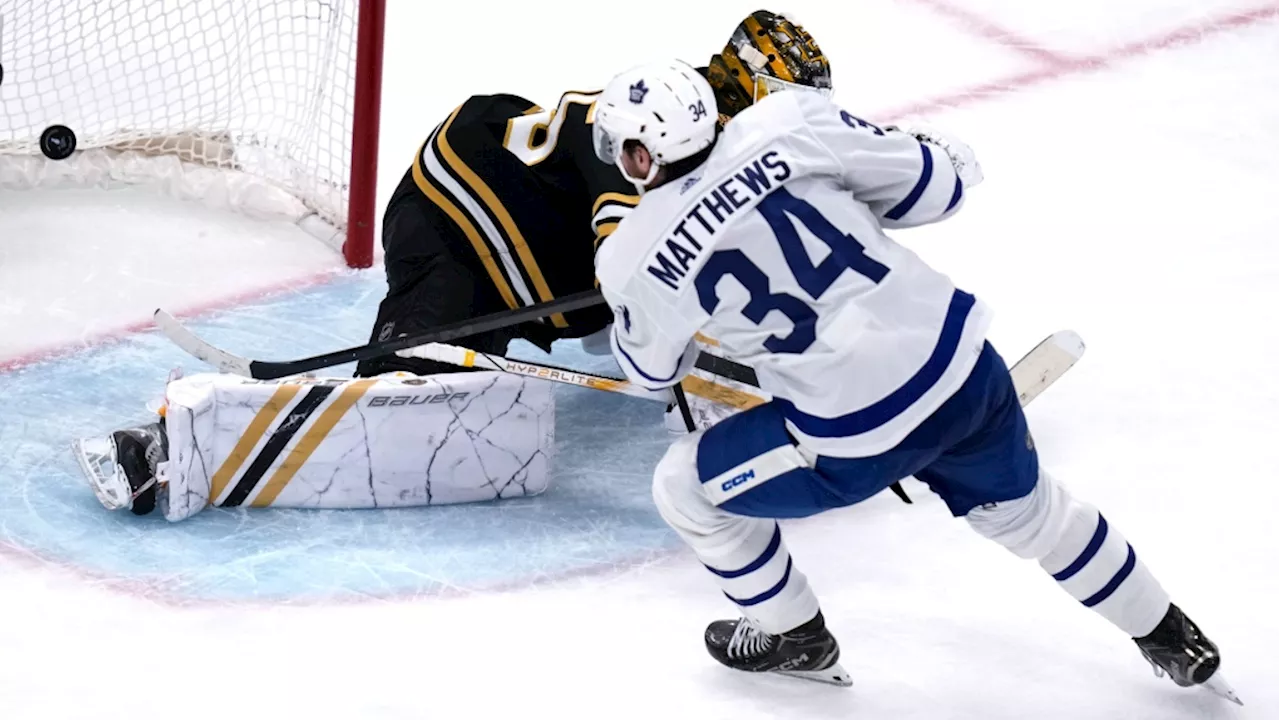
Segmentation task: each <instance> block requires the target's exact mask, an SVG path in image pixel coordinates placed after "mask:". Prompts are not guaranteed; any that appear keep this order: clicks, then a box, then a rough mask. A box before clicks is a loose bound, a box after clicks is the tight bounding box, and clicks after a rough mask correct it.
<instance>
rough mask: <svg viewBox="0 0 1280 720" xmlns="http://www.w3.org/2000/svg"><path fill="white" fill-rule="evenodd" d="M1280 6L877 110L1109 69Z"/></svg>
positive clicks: (902, 112)
mask: <svg viewBox="0 0 1280 720" xmlns="http://www.w3.org/2000/svg"><path fill="white" fill-rule="evenodd" d="M1277 14H1280V8H1277V7H1276V6H1275V5H1267V6H1261V7H1256V8H1253V9H1251V10H1237V11H1235V12H1231V13H1227V14H1224V15H1219V16H1216V17H1208V18H1204V19H1202V20H1199V21H1197V22H1194V23H1188V24H1187V25H1183V26H1182V27H1179V28H1175V29H1173V30H1170V31H1168V32H1166V33H1163V34H1160V35H1157V36H1155V37H1151V38H1145V39H1142V40H1135V41H1133V42H1129V43H1126V44H1124V45H1119V46H1117V47H1115V48H1112V49H1110V50H1105V51H1103V52H1101V53H1097V54H1094V55H1086V56H1079V57H1071V58H1063V59H1062V60H1061V61H1060V62H1058V63H1057V64H1055V65H1050V66H1046V67H1041V68H1036V69H1034V70H1028V71H1026V72H1022V73H1018V74H1016V75H1013V76H1011V77H1006V78H1003V79H999V80H992V81H989V82H984V83H980V84H978V85H974V86H971V87H968V88H965V89H963V90H957V91H955V92H951V93H947V94H945V95H939V96H937V97H934V98H930V99H927V100H922V101H920V102H916V103H912V104H909V105H905V106H902V107H898V108H893V109H890V110H888V111H886V112H882V113H873V116H874V117H876V118H878V119H881V120H894V119H897V118H901V117H904V116H908V115H918V114H924V113H929V112H937V111H940V110H945V109H949V108H958V107H964V106H967V105H973V104H974V103H977V102H980V101H984V100H990V99H993V98H995V97H998V96H1001V95H1008V94H1012V93H1015V92H1018V91H1019V90H1024V89H1026V88H1028V87H1031V86H1033V85H1039V84H1040V83H1044V82H1048V81H1050V80H1057V79H1059V78H1062V77H1065V76H1067V75H1072V74H1076V73H1085V72H1096V71H1099V70H1108V69H1111V68H1112V67H1114V66H1115V65H1116V63H1117V62H1119V61H1121V60H1127V59H1129V58H1135V57H1140V56H1143V55H1149V54H1151V53H1153V52H1155V51H1157V50H1166V49H1169V48H1173V47H1178V46H1182V45H1191V44H1194V43H1197V42H1199V41H1201V40H1204V39H1207V38H1209V37H1211V36H1215V35H1220V34H1223V33H1226V32H1230V31H1232V30H1239V29H1243V28H1247V27H1251V26H1253V25H1258V24H1261V23H1263V22H1266V21H1268V20H1273V19H1275V17H1276V15H1277Z"/></svg>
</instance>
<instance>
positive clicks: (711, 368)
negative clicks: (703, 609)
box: [154, 290, 759, 385]
mask: <svg viewBox="0 0 1280 720" xmlns="http://www.w3.org/2000/svg"><path fill="white" fill-rule="evenodd" d="M603 302H604V296H603V295H602V294H601V293H600V291H599V290H588V291H586V292H580V293H576V294H574V295H566V296H564V297H562V298H558V299H556V300H551V301H549V302H544V303H538V304H536V305H530V306H529V307H525V308H519V309H517V310H505V311H503V312H497V313H492V314H490V315H484V316H482V317H478V318H472V319H469V320H462V321H459V322H455V323H448V324H446V325H441V326H440V327H438V328H433V329H431V330H425V331H423V332H420V333H416V334H413V335H405V336H403V337H397V338H391V339H388V340H381V341H378V342H372V343H369V344H367V345H360V346H357V347H351V348H347V349H345V350H336V351H334V352H330V353H325V354H324V355H315V356H312V357H307V358H302V359H299V360H286V361H280V362H272V361H265V360H251V359H249V358H246V357H242V356H240V355H236V354H234V353H230V352H227V351H226V350H223V349H221V348H219V347H216V346H214V345H212V344H211V343H209V342H207V341H205V340H204V339H203V338H201V337H200V336H198V335H196V334H195V333H193V332H191V331H190V330H189V329H187V327H186V326H185V325H183V324H182V323H181V322H179V321H178V319H177V318H175V317H174V316H173V315H171V314H170V313H168V312H166V311H165V310H163V309H159V310H156V312H155V315H154V320H155V324H156V327H158V328H160V332H162V333H164V335H165V337H168V338H169V340H170V341H172V342H173V343H174V344H175V345H177V346H178V347H179V348H181V349H182V350H183V351H184V352H186V353H187V354H188V355H191V356H192V357H195V358H197V359H199V360H203V361H204V362H206V363H208V364H210V365H212V366H213V367H215V368H217V369H218V370H221V371H222V372H228V373H234V374H236V375H241V376H243V377H251V378H254V379H255V380H276V379H279V378H282V377H288V376H290V375H300V374H302V373H307V372H311V371H313V370H321V369H324V368H327V367H333V366H335V365H344V364H346V363H350V362H359V361H361V360H370V359H372V358H376V357H382V356H383V355H390V354H392V353H395V352H397V351H400V350H405V349H408V348H411V347H417V346H419V345H426V344H428V343H433V342H446V341H449V340H457V339H458V338H463V337H468V336H470V335H477V334H479V333H484V332H490V331H493V330H497V329H500V328H504V327H509V326H511V325H519V324H521V323H526V322H531V321H533V320H537V319H539V318H544V317H548V316H550V315H554V314H556V313H566V312H572V311H574V310H582V309H585V308H589V307H594V306H596V305H600V304H602V303H603ZM696 366H697V367H698V368H700V369H702V370H705V371H706V372H709V373H713V374H715V375H720V376H722V377H726V378H729V379H730V380H736V381H738V382H742V383H746V384H748V385H758V384H759V381H758V380H757V379H756V374H755V371H754V370H752V369H751V368H750V367H748V366H746V365H743V364H741V363H736V362H734V361H732V360H729V359H727V358H722V357H717V356H715V355H708V354H706V353H703V354H701V355H699V356H698V360H697V363H696Z"/></svg>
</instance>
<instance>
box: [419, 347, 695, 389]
mask: <svg viewBox="0 0 1280 720" xmlns="http://www.w3.org/2000/svg"><path fill="white" fill-rule="evenodd" d="M399 354H400V355H406V356H412V357H416V358H422V359H424V360H435V361H436V362H443V363H449V364H450V365H457V366H459V367H473V368H480V369H483V370H497V371H499V372H505V373H510V374H513V375H523V376H525V377H532V378H538V379H540V380H550V381H551V382H558V383H563V384H565V385H577V386H578V387H585V388H591V389H592V390H604V391H605V392H613V393H620V394H622V395H630V396H632V397H638V398H644V399H645V400H656V401H658V402H663V403H670V402H673V400H674V398H673V397H672V394H671V391H670V390H649V389H646V388H642V387H640V386H638V385H633V384H632V383H630V382H627V381H626V380H615V379H613V378H606V377H600V376H599V375H590V374H588V373H582V372H577V371H576V370H562V369H560V368H551V367H546V366H545V365H538V364H537V363H531V362H525V361H523V360H512V359H511V358H507V357H502V356H500V355H497V356H495V355H483V354H481V353H477V352H476V351H474V350H468V349H466V348H461V347H458V346H456V345H446V344H444V343H431V344H429V345H419V346H418V347H415V348H410V349H409V350H405V351H402V352H401V353H399Z"/></svg>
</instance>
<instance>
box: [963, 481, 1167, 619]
mask: <svg viewBox="0 0 1280 720" xmlns="http://www.w3.org/2000/svg"><path fill="white" fill-rule="evenodd" d="M967 519H968V521H969V524H970V526H972V527H973V529H974V530H976V531H977V532H978V533H979V534H981V535H983V536H984V537H987V538H990V539H992V540H994V541H996V542H998V543H1000V544H1001V545H1004V546H1005V547H1007V548H1008V549H1009V550H1011V551H1012V552H1013V553H1014V554H1016V555H1018V556H1019V557H1023V558H1034V559H1036V560H1038V561H1039V562H1040V566H1041V567H1042V568H1044V570H1045V572H1047V573H1049V575H1051V576H1052V577H1053V579H1054V580H1055V581H1057V582H1058V584H1059V586H1060V587H1061V588H1062V589H1063V590H1065V591H1067V593H1068V594H1070V595H1071V596H1072V597H1074V598H1075V599H1076V600H1079V601H1080V603H1081V604H1083V605H1084V606H1085V607H1087V608H1090V609H1092V610H1094V611H1095V612H1097V613H1098V614H1099V615H1101V616H1103V617H1104V618H1106V619H1107V620H1110V621H1111V622H1112V623H1113V624H1114V625H1115V626H1116V627H1118V628H1120V629H1121V630H1123V631H1124V632H1125V633H1127V634H1128V635H1129V636H1130V637H1142V636H1144V635H1146V634H1147V633H1149V632H1151V631H1152V630H1153V629H1154V628H1155V627H1156V625H1158V624H1159V623H1160V619H1161V618H1163V617H1164V614H1165V612H1166V611H1167V610H1168V608H1169V595H1168V593H1166V592H1165V591H1164V588H1162V587H1161V586H1160V583H1159V582H1157V581H1156V579H1155V577H1154V576H1153V575H1152V574H1151V571H1150V570H1148V569H1147V566H1146V565H1145V564H1144V563H1143V562H1142V560H1141V559H1140V558H1139V557H1138V555H1137V553H1136V552H1135V551H1134V549H1133V546H1132V545H1130V544H1129V542H1128V541H1127V540H1125V538H1124V536H1123V535H1121V534H1120V531H1119V530H1117V529H1116V528H1115V527H1113V526H1112V525H1111V524H1110V523H1108V522H1107V520H1106V518H1105V517H1104V516H1103V515H1102V514H1101V513H1100V512H1098V510H1097V508H1094V507H1093V506H1092V505H1089V504H1087V503H1082V502H1079V501H1077V500H1076V499H1075V498H1073V497H1071V494H1070V493H1069V492H1067V490H1066V488H1064V487H1063V486H1061V485H1060V484H1058V483H1057V482H1056V481H1055V480H1054V479H1053V477H1052V476H1050V475H1049V474H1048V473H1045V472H1044V471H1043V470H1042V471H1041V473H1040V480H1039V482H1038V483H1036V487H1035V488H1034V489H1033V490H1032V491H1031V493H1030V494H1028V495H1027V496H1025V497H1022V498H1018V499H1017V500H1011V501H1008V502H1001V503H996V504H994V505H988V506H985V507H981V508H975V509H974V510H973V511H971V512H970V513H969V514H968V515H967Z"/></svg>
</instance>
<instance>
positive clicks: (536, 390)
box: [159, 372, 555, 521]
mask: <svg viewBox="0 0 1280 720" xmlns="http://www.w3.org/2000/svg"><path fill="white" fill-rule="evenodd" d="M165 417H166V425H167V429H168V436H169V459H168V462H167V463H164V464H163V465H162V466H161V468H160V482H161V492H160V497H159V504H160V508H161V510H162V511H163V512H164V514H165V517H166V518H167V519H169V520H171V521H176V520H182V519H184V518H188V517H191V516H192V515H195V514H196V513H198V512H200V511H201V510H203V509H204V508H205V507H208V506H209V505H216V506H222V507H290V508H387V507H411V506H421V505H443V504H450V503H465V502H478V501H484V500H495V499H502V498H512V497H522V496H527V495H536V494H538V493H541V492H542V491H544V490H545V489H546V488H547V483H548V478H549V477H550V472H551V455H552V451H553V448H554V441H555V405H554V400H553V397H552V387H551V385H550V384H549V383H543V382H539V381H537V380H531V379H524V378H519V377H514V376H510V375H504V374H500V373H490V372H471V373H456V374H446V375H435V376H431V377H417V376H412V375H395V376H385V377H380V378H376V379H374V378H367V379H346V378H301V379H300V378H293V379H289V380H282V381H271V382H264V381H258V380H250V379H247V378H242V377H237V376H233V375H217V374H201V375H192V376H189V377H184V378H179V379H176V380H173V381H172V382H170V383H169V385H168V387H167V390H166V410H165Z"/></svg>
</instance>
